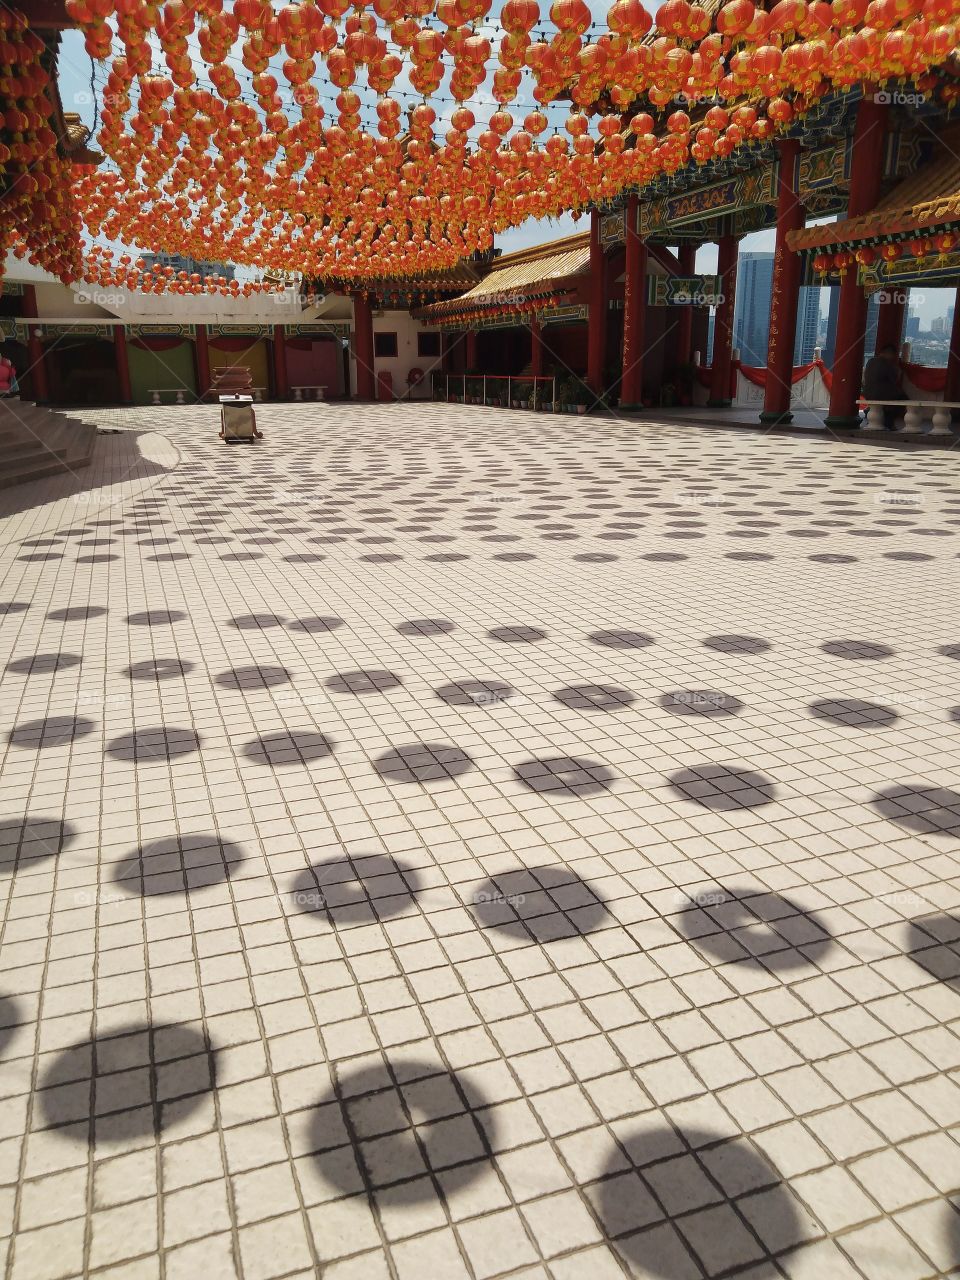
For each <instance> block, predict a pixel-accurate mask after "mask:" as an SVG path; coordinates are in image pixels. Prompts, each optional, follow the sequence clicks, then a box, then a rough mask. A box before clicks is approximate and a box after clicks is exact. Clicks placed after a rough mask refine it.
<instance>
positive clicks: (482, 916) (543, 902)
mask: <svg viewBox="0 0 960 1280" xmlns="http://www.w3.org/2000/svg"><path fill="white" fill-rule="evenodd" d="M470 906H471V908H472V910H473V914H474V915H475V916H476V918H477V920H478V921H479V923H480V925H481V927H483V928H484V929H496V930H497V931H498V933H502V934H504V935H505V936H506V937H508V938H515V939H517V940H518V941H520V942H531V941H532V942H538V943H544V942H554V941H556V940H557V939H559V938H575V937H583V936H584V935H585V934H588V933H593V931H594V930H595V929H599V928H600V927H601V925H603V924H604V923H605V922H606V921H609V920H610V916H609V914H608V912H607V908H606V906H605V905H604V903H603V901H602V899H601V898H599V897H598V896H597V894H596V893H594V891H593V890H592V889H591V888H590V887H589V885H588V884H587V883H586V882H585V881H584V880H581V878H580V877H579V876H578V875H575V874H574V872H572V871H569V870H568V869H567V868H566V867H560V866H550V867H523V868H520V869H518V870H516V871H505V872H503V873H501V874H499V875H495V876H491V877H490V879H489V880H487V881H485V883H484V884H483V885H481V887H480V888H479V889H478V890H477V892H476V893H475V894H474V895H473V899H472V901H471V903H470Z"/></svg>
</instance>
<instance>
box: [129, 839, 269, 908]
mask: <svg viewBox="0 0 960 1280" xmlns="http://www.w3.org/2000/svg"><path fill="white" fill-rule="evenodd" d="M245 857H246V854H245V853H244V851H243V849H241V848H240V846H239V845H236V844H234V843H233V842H232V841H230V840H223V839H221V837H220V836H218V835H215V834H213V833H208V832H202V833H197V834H190V835H180V836H176V835H173V836H164V838H163V839H162V840H151V841H150V843H149V844H144V845H141V846H140V848H139V849H137V851H136V852H135V853H132V854H130V856H129V857H127V858H124V859H123V860H122V861H120V862H118V863H116V864H115V866H114V871H113V877H112V878H113V882H114V884H116V885H117V887H118V888H120V889H122V890H123V892H124V893H128V894H130V896H131V897H138V896H139V897H143V898H166V897H175V896H178V895H179V896H182V897H186V896H187V894H188V893H192V892H193V890H195V889H204V888H206V887H207V886H208V885H212V884H222V883H223V882H224V881H225V880H229V879H230V878H231V877H232V876H233V874H234V872H235V871H236V869H237V868H238V867H239V866H240V863H241V862H243V860H244V858H245Z"/></svg>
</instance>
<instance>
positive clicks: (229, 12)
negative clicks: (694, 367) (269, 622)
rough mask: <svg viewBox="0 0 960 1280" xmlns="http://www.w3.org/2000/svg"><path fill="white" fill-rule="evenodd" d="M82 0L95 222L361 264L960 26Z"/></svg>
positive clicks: (447, 258)
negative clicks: (101, 78) (93, 92)
mask: <svg viewBox="0 0 960 1280" xmlns="http://www.w3.org/2000/svg"><path fill="white" fill-rule="evenodd" d="M66 7H67V11H68V13H69V14H70V17H71V19H72V20H73V21H74V22H75V23H77V24H78V25H79V27H80V28H81V29H82V31H83V32H84V38H85V42H86V47H87V50H88V52H89V53H90V54H91V56H92V57H93V58H94V59H96V60H97V61H98V62H100V63H102V64H103V65H104V72H105V85H104V94H103V108H102V111H101V128H100V132H99V135H98V142H99V145H100V147H101V148H102V149H103V151H104V153H105V155H106V157H107V159H108V165H107V167H105V168H103V169H100V170H86V169H82V168H78V169H76V170H75V172H74V174H73V184H72V195H73V199H74V201H75V203H76V206H77V208H78V209H79V210H80V212H81V213H82V217H83V222H84V224H85V228H86V231H87V232H88V234H89V235H90V236H92V237H94V238H98V237H103V238H105V239H107V240H112V241H119V242H121V243H122V244H124V245H129V246H131V247H134V248H137V247H139V248H143V249H151V250H167V251H170V252H179V253H184V254H189V255H191V256H193V257H195V258H197V259H212V260H216V261H231V262H234V263H237V264H239V265H250V266H256V267H260V268H269V269H270V270H276V271H282V272H285V273H288V274H302V275H305V276H308V277H310V278H320V279H329V278H334V277H335V278H338V279H341V280H346V281H352V282H358V281H364V280H376V279H382V278H384V277H388V276H392V277H415V276H421V277H424V276H426V277H429V276H431V275H435V274H436V273H437V272H442V271H443V270H444V269H446V268H449V267H451V266H453V265H454V264H455V263H456V262H457V261H459V260H460V259H461V258H463V257H465V256H468V255H470V254H472V253H474V252H477V251H482V250H485V249H488V248H489V247H490V246H491V245H492V243H493V238H494V236H495V235H496V234H497V233H499V232H502V231H504V230H506V229H507V228H509V227H511V226H516V225H518V224H519V223H521V222H523V221H524V220H526V219H527V218H530V217H534V218H544V217H555V216H558V215H560V214H561V213H563V212H566V211H573V212H575V213H576V212H578V211H580V210H582V209H584V208H586V207H588V206H589V205H591V204H598V203H603V202H604V201H606V200H610V199H613V198H615V197H617V196H618V195H620V194H621V193H622V192H623V191H624V190H625V189H640V188H643V187H644V186H646V185H647V184H649V183H651V182H653V181H655V180H657V179H659V178H661V177H662V176H663V175H665V174H666V175H669V174H672V173H676V172H677V171H678V170H680V169H682V168H684V167H685V166H687V165H691V164H693V165H707V164H709V163H712V162H714V161H719V160H722V159H724V158H725V157H728V156H731V155H732V154H733V153H734V152H736V151H738V150H739V149H741V148H744V147H749V146H754V145H758V144H761V143H764V142H766V141H768V140H769V139H771V138H772V137H774V136H775V135H776V134H777V133H778V132H781V131H783V130H785V129H787V128H789V127H790V126H791V125H792V124H793V122H794V121H795V120H796V119H797V117H800V116H802V115H803V114H804V113H805V112H806V111H807V110H808V109H809V108H810V106H811V105H812V104H814V103H815V102H816V101H817V100H818V99H819V98H821V97H822V96H823V95H824V94H825V93H827V92H830V91H832V90H834V89H837V88H840V89H843V88H846V87H848V86H851V85H855V84H860V83H865V82H871V83H886V82H888V81H891V80H910V81H912V82H914V83H917V82H918V81H922V79H923V77H925V76H930V74H931V72H934V71H935V69H936V68H937V67H939V66H940V65H941V64H943V63H944V62H946V61H947V60H948V59H949V58H951V57H952V55H953V51H954V49H955V48H956V46H957V43H958V33H960V14H958V13H957V6H956V3H955V0H833V3H832V4H828V3H826V2H825V0H779V3H776V4H774V5H773V7H772V8H771V9H770V11H769V12H767V11H766V10H765V9H763V8H762V7H760V6H759V5H755V4H754V3H753V0H728V2H727V3H726V4H725V5H724V6H723V7H722V8H721V9H720V10H719V12H718V13H717V14H716V17H715V19H713V20H712V19H711V17H710V14H709V12H708V11H707V10H705V9H703V8H702V7H700V6H698V5H695V4H690V3H687V0H666V2H665V3H663V4H662V5H661V6H660V8H659V10H658V11H657V14H656V20H655V29H652V20H651V17H650V15H649V13H648V12H647V10H646V9H645V8H644V6H643V4H642V2H641V0H614V2H613V3H612V4H611V5H610V7H609V9H608V10H607V13H606V23H605V25H606V27H607V28H608V29H607V30H606V31H605V32H603V33H602V34H600V35H599V37H596V38H595V37H594V35H593V34H592V24H593V18H592V15H591V11H590V9H589V8H588V7H587V5H586V3H585V2H584V0H554V3H553V4H552V6H551V7H550V9H549V14H548V15H547V14H544V13H542V12H541V8H540V4H539V3H538V0H505V3H504V4H503V5H502V7H501V9H500V12H499V14H498V15H497V16H496V17H493V16H492V7H491V0H372V2H371V3H370V4H367V3H366V0H300V3H296V4H293V3H287V4H285V5H284V6H283V7H281V8H279V9H274V7H273V5H272V4H270V3H268V0H232V3H231V2H230V0H189V2H188V0H165V2H162V0H66ZM931 84H932V85H934V86H939V80H938V78H937V77H936V76H935V75H934V76H932V78H931ZM406 85H409V86H411V87H412V90H413V93H414V94H415V95H420V97H421V99H422V100H421V101H419V102H417V103H416V105H411V106H410V107H408V108H407V109H405V108H404V107H403V106H402V105H401V102H400V100H399V98H400V94H402V93H405V92H407V89H406V87H403V88H401V87H400V86H406ZM441 89H443V91H444V95H445V97H444V100H445V101H446V102H447V103H449V104H450V105H449V107H446V106H444V105H443V104H442V103H441V101H440V100H439V99H438V97H437V95H438V94H439V93H440V91H441ZM481 90H482V92H481ZM488 90H489V94H490V95H491V96H492V98H493V100H494V101H493V104H492V109H488V108H486V107H483V108H481V107H480V106H478V105H477V104H478V101H479V100H481V99H487V91H488ZM521 90H522V91H523V93H524V95H526V94H527V93H529V94H530V95H531V97H532V99H533V101H535V102H536V104H537V106H536V108H535V109H534V110H531V111H528V112H526V114H523V115H521V114H520V113H519V112H516V113H515V112H514V110H511V105H512V104H514V103H515V101H516V99H517V97H518V95H519V94H520V92H521ZM487 100H488V99H487ZM706 103H709V104H710V105H709V106H708V108H707V109H704V106H705V105H706ZM438 107H439V108H440V114H438V110H437V108H438ZM564 113H565V114H564ZM69 191H70V184H69V183H66V184H64V192H65V193H68V192H69ZM67 198H68V197H67V195H66V194H65V195H64V196H63V199H64V200H66V199H67ZM47 203H48V204H50V206H51V208H50V216H51V217H53V216H56V217H59V218H60V221H61V222H62V221H63V219H64V211H63V209H54V208H53V199H52V196H50V194H49V193H47ZM57 225H58V227H59V224H57ZM57 234H58V235H63V234H66V229H65V228H63V229H58V231H57ZM133 268H134V264H133V263H130V262H128V263H126V264H124V263H122V262H119V263H117V264H115V265H114V264H112V263H109V262H108V261H107V260H106V259H104V258H103V256H101V257H99V258H97V259H96V260H95V261H93V262H92V263H90V264H88V272H89V273H92V274H93V275H95V277H96V278H97V280H98V281H99V280H101V278H102V277H103V276H104V275H107V276H109V275H110V273H111V271H112V272H113V273H114V275H115V280H113V281H111V282H112V283H117V282H119V281H120V280H124V281H125V280H127V279H128V278H129V277H130V276H131V275H134V274H138V273H136V272H135V271H134V269H133ZM71 271H73V272H75V271H76V266H75V264H74V263H73V261H72V260H71V261H70V262H69V263H64V264H63V266H62V270H61V271H60V272H59V273H60V274H64V273H69V272H71ZM64 278H66V274H64ZM138 278H139V274H138ZM195 284H196V282H193V281H190V280H189V279H188V280H186V281H183V280H179V279H177V280H174V281H173V282H170V281H169V280H164V281H161V282H160V285H159V287H162V288H164V289H169V288H173V289H175V290H177V291H179V290H180V288H181V286H182V287H183V289H184V291H185V292H194V291H201V292H202V291H205V290H208V288H209V286H208V285H206V284H204V285H203V289H200V290H197V289H195V288H194V285H195ZM150 287H151V288H156V287H158V285H157V283H154V284H152V285H151V286H150ZM219 287H220V286H218V288H219ZM229 291H230V292H232V289H230V290H229Z"/></svg>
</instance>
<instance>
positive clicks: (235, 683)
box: [213, 667, 292, 693]
mask: <svg viewBox="0 0 960 1280" xmlns="http://www.w3.org/2000/svg"><path fill="white" fill-rule="evenodd" d="M213 679H214V683H215V684H218V685H220V687H221V688H222V689H233V690H235V691H237V692H239V693H249V692H254V693H255V692H257V690H259V689H271V688H273V687H274V686H275V685H278V684H289V683H290V680H291V679H292V677H291V675H290V672H289V671H288V670H287V669H286V667H234V668H233V669H232V670H230V671H221V673H220V674H219V675H218V676H214V678H213Z"/></svg>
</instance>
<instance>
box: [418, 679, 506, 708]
mask: <svg viewBox="0 0 960 1280" xmlns="http://www.w3.org/2000/svg"><path fill="white" fill-rule="evenodd" d="M516 692H517V691H516V689H514V688H513V687H512V686H511V685H509V684H504V683H503V681H502V680H457V681H455V682H454V683H453V684H445V685H441V686H440V688H439V689H434V693H435V694H436V695H437V697H438V698H440V699H441V700H442V701H443V702H446V703H448V704H449V705H450V706H451V707H478V706H480V707H484V706H499V705H500V704H501V703H506V702H509V701H510V699H511V698H513V697H514V696H515V694H516Z"/></svg>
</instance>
